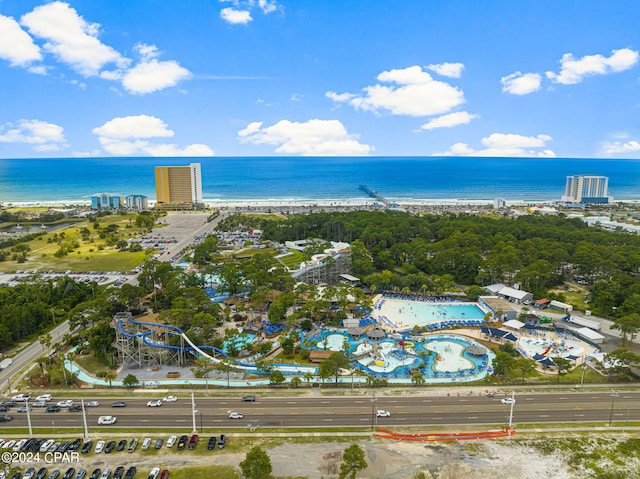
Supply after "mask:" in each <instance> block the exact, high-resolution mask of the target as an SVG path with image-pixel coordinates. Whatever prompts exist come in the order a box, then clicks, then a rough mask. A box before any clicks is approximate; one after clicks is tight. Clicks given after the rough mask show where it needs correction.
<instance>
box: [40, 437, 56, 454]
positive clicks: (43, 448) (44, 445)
mask: <svg viewBox="0 0 640 479" xmlns="http://www.w3.org/2000/svg"><path fill="white" fill-rule="evenodd" d="M54 442H55V441H54V440H53V439H48V440H46V441H45V442H43V443H42V446H40V452H47V451H48V450H49V448H50V447H51V444H53V443H54Z"/></svg>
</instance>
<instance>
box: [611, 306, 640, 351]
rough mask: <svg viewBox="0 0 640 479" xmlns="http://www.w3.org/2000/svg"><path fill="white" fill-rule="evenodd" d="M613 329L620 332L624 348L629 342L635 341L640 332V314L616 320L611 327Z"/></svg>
mask: <svg viewBox="0 0 640 479" xmlns="http://www.w3.org/2000/svg"><path fill="white" fill-rule="evenodd" d="M611 329H618V330H620V337H621V338H622V346H624V345H625V344H626V343H627V340H629V341H633V340H634V339H635V338H636V336H637V335H638V331H640V314H638V313H629V314H627V315H625V316H622V317H621V318H618V319H616V320H615V321H614V323H613V325H611Z"/></svg>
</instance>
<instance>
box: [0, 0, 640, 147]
mask: <svg viewBox="0 0 640 479" xmlns="http://www.w3.org/2000/svg"><path fill="white" fill-rule="evenodd" d="M638 18H640V2H638V1H635V0H627V1H619V0H607V1H606V2H605V1H600V0H598V1H594V0H580V1H573V0H562V1H557V0H538V1H497V0H496V1H489V0H438V1H436V0H402V1H391V0H389V1H383V0H358V1H355V0H340V1H334V0H296V1H293V0H289V1H285V0H283V1H280V0H278V1H274V0H233V1H230V0H228V1H217V0H208V1H205V0H181V1H180V2H175V1H170V0H128V1H121V0H68V1H53V2H47V1H43V0H41V1H31V0H0V105H2V107H1V108H0V158H32V157H73V156H78V157H90V156H210V155H216V156H278V155H287V156H309V155H311V156H331V155H347V156H352V155H353V156H356V155H377V156H395V155H403V156H423V155H425V156H429V155H454V156H513V157H519V156H534V157H535V156H547V157H549V156H555V157H559V158H562V157H586V158H589V157H612V158H640V121H639V120H640V114H639V113H640V110H639V107H640V99H639V97H640V81H639V78H640V62H639V54H638V51H639V50H640V31H639V30H638V23H637V20H638Z"/></svg>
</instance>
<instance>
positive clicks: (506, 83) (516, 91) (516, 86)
mask: <svg viewBox="0 0 640 479" xmlns="http://www.w3.org/2000/svg"><path fill="white" fill-rule="evenodd" d="M541 82H542V76H541V75H540V74H539V73H520V72H515V73H512V74H511V75H507V76H506V77H502V78H501V79H500V83H502V85H503V86H502V91H504V92H506V93H510V94H511V95H528V94H529V93H533V92H535V91H538V90H539V89H540V83H541Z"/></svg>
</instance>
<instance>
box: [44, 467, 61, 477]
mask: <svg viewBox="0 0 640 479" xmlns="http://www.w3.org/2000/svg"><path fill="white" fill-rule="evenodd" d="M60 474H61V472H60V469H54V470H53V471H51V474H49V477H48V478H47V479H58V478H59V477H60Z"/></svg>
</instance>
